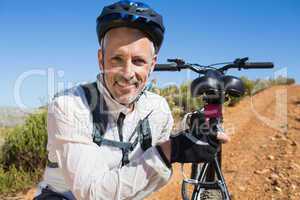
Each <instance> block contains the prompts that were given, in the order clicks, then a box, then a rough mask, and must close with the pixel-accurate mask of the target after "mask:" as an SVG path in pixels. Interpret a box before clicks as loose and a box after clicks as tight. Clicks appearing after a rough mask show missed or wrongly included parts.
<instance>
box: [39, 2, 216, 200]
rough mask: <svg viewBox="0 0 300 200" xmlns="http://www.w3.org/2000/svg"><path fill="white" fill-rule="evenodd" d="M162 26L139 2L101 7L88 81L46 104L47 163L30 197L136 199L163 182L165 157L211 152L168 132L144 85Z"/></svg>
mask: <svg viewBox="0 0 300 200" xmlns="http://www.w3.org/2000/svg"><path fill="white" fill-rule="evenodd" d="M164 30H165V29H164V26H163V23H162V17H161V16H160V15H159V14H158V13H156V12H155V11H154V10H152V9H151V8H150V7H149V6H147V5H145V4H143V3H140V2H132V1H120V2H117V3H114V4H112V5H109V6H106V7H104V9H103V10H102V13H101V15H100V16H99V17H98V19H97V35H98V39H99V43H100V49H99V50H98V60H99V66H100V74H99V75H98V76H97V80H96V82H94V83H90V84H85V85H80V86H77V87H74V88H71V89H69V90H67V91H64V92H62V93H61V94H57V95H56V96H55V98H54V99H53V101H52V102H51V103H50V104H49V107H48V144H47V150H48V151H49V154H48V164H47V167H46V170H45V173H44V177H43V181H42V182H41V183H40V184H39V190H38V193H37V196H36V197H35V199H36V200H40V199H43V200H47V199H51V200H53V199H68V200H74V199H83V200H88V199H95V200H96V199H97V200H100V199H103V200H110V199H143V198H144V197H146V196H148V195H149V194H151V193H152V192H153V191H156V190H158V189H159V188H161V187H162V186H164V185H165V184H166V183H167V182H168V180H169V179H170V177H171V164H172V163H174V162H180V163H186V162H199V161H201V160H202V159H203V157H213V156H214V155H215V153H216V148H215V147H214V146H213V145H210V144H208V143H204V142H202V143H198V142H197V139H196V138H192V137H191V136H189V137H187V135H188V134H187V133H186V132H183V133H181V134H179V135H176V136H173V137H171V138H170V132H171V129H172V126H173V118H172V115H171V112H170V109H169V106H168V104H167V102H166V100H165V99H164V98H163V97H160V96H159V95H156V94H153V93H151V92H148V91H146V90H145V85H146V83H147V81H148V78H149V75H150V73H151V72H152V71H153V69H154V66H155V64H156V60H157V53H158V52H159V49H160V47H161V44H162V41H163V37H164ZM203 144H204V145H203Z"/></svg>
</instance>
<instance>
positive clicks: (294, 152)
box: [15, 85, 300, 200]
mask: <svg viewBox="0 0 300 200" xmlns="http://www.w3.org/2000/svg"><path fill="white" fill-rule="evenodd" d="M224 126H225V129H226V131H227V132H228V133H229V134H230V135H231V141H230V142H229V143H228V144H225V145H223V161H222V169H223V173H224V176H225V179H226V183H227V185H228V188H229V191H230V194H231V196H232V199H233V200H240V199H242V200H244V199H245V200H247V199H249V200H252V199H259V200H263V199H266V200H269V199H272V200H273V199H274V200H275V199H280V200H283V199H291V200H298V199H300V86H298V85H291V86H276V87H272V88H269V89H267V90H264V91H262V92H260V93H258V94H256V95H255V96H252V97H247V98H244V99H243V100H242V101H241V102H239V103H238V104H237V105H236V106H234V107H226V108H225V109H224ZM181 180H182V176H181V173H180V166H179V165H174V166H173V176H172V178H171V180H170V182H169V183H168V184H167V185H166V186H164V187H163V188H162V189H160V190H159V191H158V192H156V193H154V194H152V195H151V196H150V197H148V198H147V200H160V199H178V200H179V199H181V194H180V189H181ZM34 192H35V189H34V188H32V189H31V190H29V191H28V192H26V193H24V194H23V195H22V196H19V198H17V197H16V198H15V199H30V200H31V199H32V195H33V194H34Z"/></svg>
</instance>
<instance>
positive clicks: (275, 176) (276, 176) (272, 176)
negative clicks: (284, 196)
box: [270, 173, 279, 180]
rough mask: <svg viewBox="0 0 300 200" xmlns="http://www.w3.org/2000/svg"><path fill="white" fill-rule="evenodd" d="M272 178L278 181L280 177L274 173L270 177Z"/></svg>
mask: <svg viewBox="0 0 300 200" xmlns="http://www.w3.org/2000/svg"><path fill="white" fill-rule="evenodd" d="M270 178H271V179H273V180H276V179H278V178H279V176H278V175H277V174H275V173H272V174H271V176H270Z"/></svg>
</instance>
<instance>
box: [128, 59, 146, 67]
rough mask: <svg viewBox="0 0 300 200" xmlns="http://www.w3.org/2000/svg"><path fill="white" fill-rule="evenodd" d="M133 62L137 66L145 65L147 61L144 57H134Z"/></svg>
mask: <svg viewBox="0 0 300 200" xmlns="http://www.w3.org/2000/svg"><path fill="white" fill-rule="evenodd" d="M132 62H133V63H134V64H135V65H137V66H143V65H145V64H146V63H147V62H146V61H145V60H144V59H141V58H137V59H133V61H132Z"/></svg>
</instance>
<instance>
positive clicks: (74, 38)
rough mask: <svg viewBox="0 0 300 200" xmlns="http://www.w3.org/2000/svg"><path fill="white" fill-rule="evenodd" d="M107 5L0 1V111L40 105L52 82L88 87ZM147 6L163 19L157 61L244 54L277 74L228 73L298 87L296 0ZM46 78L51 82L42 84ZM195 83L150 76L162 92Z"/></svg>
mask: <svg viewBox="0 0 300 200" xmlns="http://www.w3.org/2000/svg"><path fill="white" fill-rule="evenodd" d="M112 2H113V1H107V0H105V1H99V0H98V1H97V0H89V1H80V0H78V1H74V0H63V1H62V0H60V1H59V0H51V1H46V0H45V1H41V0H26V1H20V0H19V1H17V0H0V68H1V70H2V73H0V74H1V77H0V78H1V79H0V89H1V92H2V95H1V98H0V106H16V105H18V104H19V103H20V102H21V103H22V104H23V105H25V106H29V107H36V106H40V105H43V104H44V103H46V102H47V99H48V94H50V96H51V94H52V92H53V91H52V90H53V89H51V88H50V89H49V86H48V85H51V83H52V82H54V83H55V85H56V87H55V88H54V90H56V89H57V88H60V87H59V86H57V85H59V84H60V85H64V86H66V87H68V84H69V86H71V85H72V84H75V83H78V82H81V81H93V80H94V79H95V76H96V74H97V73H98V63H97V49H98V44H97V38H96V34H95V20H96V17H97V16H98V15H99V14H100V11H101V9H102V7H103V6H104V5H107V4H110V3H112ZM144 2H146V3H148V4H149V5H151V6H152V7H153V8H154V9H156V10H157V11H158V12H160V13H161V14H162V15H163V17H164V23H165V26H166V35H165V41H164V44H163V47H162V49H161V51H160V55H159V62H160V63H162V62H164V61H165V60H166V59H167V58H173V57H180V58H183V59H185V60H187V61H189V62H193V63H195V62H197V63H200V64H210V63H215V62H222V61H232V60H233V59H235V58H237V57H244V56H248V57H249V58H250V59H251V61H272V62H274V64H275V66H276V68H275V69H274V70H248V71H241V72H237V71H234V70H233V71H232V74H233V75H237V76H240V75H246V76H248V77H250V78H252V79H255V78H264V77H272V76H273V75H274V72H275V73H276V71H277V72H278V70H279V71H280V70H282V69H283V70H285V69H287V73H288V76H290V77H293V78H295V79H296V81H297V82H298V83H299V82H300V60H299V59H300V39H299V38H300V25H299V22H300V1H298V0H251V1H250V0H226V1H225V0H224V1H220V0H209V1H188V0H186V1H161V0H160V1H159V0H152V1H144ZM52 71H53V72H52ZM51 73H53V74H54V80H53V81H52V79H51V78H50V79H49V78H47V77H49V76H50V75H51ZM29 74H32V75H31V76H28V75H29ZM46 74H48V76H46ZM49 74H50V75H49ZM50 77H51V76H50ZM193 77H195V76H194V75H192V74H191V73H190V74H187V73H164V74H162V73H154V74H153V78H156V79H158V83H159V85H160V86H164V85H167V84H170V83H182V82H184V81H186V80H187V79H191V78H193ZM22 78H23V79H22ZM48 82H49V83H48ZM20 83H21V84H20ZM49 90H50V92H49ZM14 93H17V95H15V94H14ZM15 96H17V99H16V98H15ZM18 97H20V99H18Z"/></svg>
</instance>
